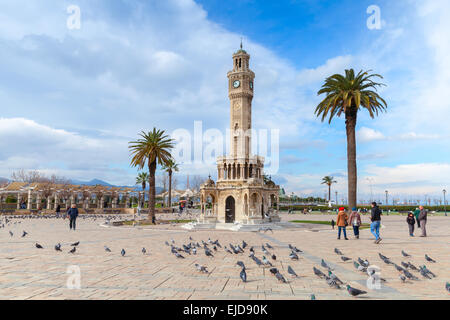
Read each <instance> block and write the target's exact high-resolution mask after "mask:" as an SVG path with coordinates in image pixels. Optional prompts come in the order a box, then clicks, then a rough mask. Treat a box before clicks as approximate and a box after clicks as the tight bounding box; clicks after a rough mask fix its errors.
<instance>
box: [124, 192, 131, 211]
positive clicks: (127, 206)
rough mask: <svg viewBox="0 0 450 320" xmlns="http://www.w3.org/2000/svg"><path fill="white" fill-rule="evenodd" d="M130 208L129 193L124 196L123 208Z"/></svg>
mask: <svg viewBox="0 0 450 320" xmlns="http://www.w3.org/2000/svg"><path fill="white" fill-rule="evenodd" d="M129 207H130V193H127V194H126V195H125V208H129Z"/></svg>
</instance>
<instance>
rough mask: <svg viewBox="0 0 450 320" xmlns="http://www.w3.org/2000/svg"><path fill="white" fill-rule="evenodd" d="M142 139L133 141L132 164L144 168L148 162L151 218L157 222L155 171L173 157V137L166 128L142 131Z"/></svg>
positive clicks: (131, 145) (131, 143)
mask: <svg viewBox="0 0 450 320" xmlns="http://www.w3.org/2000/svg"><path fill="white" fill-rule="evenodd" d="M140 136H141V139H138V140H136V141H131V142H130V143H129V144H130V145H129V148H130V150H131V155H132V159H131V165H132V166H134V167H138V168H139V170H141V169H143V168H144V166H145V165H146V164H147V166H148V171H149V175H150V177H149V190H148V193H149V202H148V206H149V208H150V214H149V215H150V218H151V220H152V223H155V172H156V167H157V166H158V164H160V165H166V164H167V163H168V161H169V160H170V159H171V158H172V156H171V154H170V151H169V150H171V149H172V148H173V139H171V138H169V137H168V136H167V135H166V134H165V131H164V130H157V129H156V128H153V131H150V132H148V133H145V132H144V131H142V132H141V133H140Z"/></svg>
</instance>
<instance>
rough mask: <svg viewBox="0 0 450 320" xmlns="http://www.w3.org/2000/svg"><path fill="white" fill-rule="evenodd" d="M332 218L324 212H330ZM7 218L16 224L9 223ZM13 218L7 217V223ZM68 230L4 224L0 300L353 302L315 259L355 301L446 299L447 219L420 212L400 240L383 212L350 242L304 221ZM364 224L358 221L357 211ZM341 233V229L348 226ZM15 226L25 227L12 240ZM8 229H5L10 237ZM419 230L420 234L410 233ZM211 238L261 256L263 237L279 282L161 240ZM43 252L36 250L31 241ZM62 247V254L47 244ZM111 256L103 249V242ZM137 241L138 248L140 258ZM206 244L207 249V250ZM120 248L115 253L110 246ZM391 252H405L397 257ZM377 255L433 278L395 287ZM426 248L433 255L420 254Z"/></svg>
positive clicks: (82, 224)
mask: <svg viewBox="0 0 450 320" xmlns="http://www.w3.org/2000/svg"><path fill="white" fill-rule="evenodd" d="M281 217H282V219H283V220H285V221H286V220H292V219H304V220H331V218H332V216H327V215H307V216H304V215H289V216H287V215H286V214H282V215H281ZM333 217H334V216H333ZM17 221H21V222H20V223H17ZM14 222H16V223H15V224H14ZM77 222H78V229H77V230H76V231H70V230H69V228H68V221H67V220H62V219H26V220H13V221H12V223H11V224H10V225H8V226H5V228H1V229H0V243H1V245H0V298H1V299H182V300H186V299H230V300H232V299H310V295H311V294H314V295H315V296H316V299H318V300H320V299H355V298H352V297H350V296H349V294H348V292H347V291H346V290H345V288H344V286H343V288H342V289H340V290H338V289H332V288H330V287H329V286H328V284H327V283H326V282H325V280H323V279H320V278H318V277H317V276H315V275H314V273H313V266H316V267H317V268H319V269H321V270H322V271H323V272H325V271H326V270H325V269H324V268H322V267H321V266H320V262H321V259H322V258H323V259H324V260H325V261H326V262H327V263H328V264H329V265H330V266H331V267H332V268H333V269H334V273H335V274H336V275H337V276H338V277H339V278H340V279H341V280H343V281H344V282H345V283H348V284H350V285H351V286H352V287H356V288H359V289H362V290H365V291H368V293H367V294H366V295H364V296H360V297H359V298H358V299H449V298H450V295H449V293H448V292H447V291H446V290H445V283H446V282H447V281H450V246H449V244H450V232H449V231H450V218H449V217H429V220H428V225H427V228H428V233H429V237H428V238H420V237H414V238H410V237H409V236H408V230H407V226H406V222H405V217H404V216H387V217H386V216H385V217H383V221H382V223H383V228H382V230H381V232H382V238H383V241H382V243H381V244H379V245H376V244H374V243H373V237H372V235H371V233H370V230H367V229H366V230H363V231H362V232H361V239H359V240H355V239H354V238H353V235H352V232H351V231H350V230H348V233H349V238H350V240H349V241H345V240H337V239H336V238H337V237H336V231H333V230H331V228H330V227H328V226H320V225H304V227H302V228H296V229H283V230H275V231H274V232H273V233H272V232H270V231H267V232H232V231H216V230H215V231H187V230H184V229H181V228H180V227H179V226H173V225H159V226H143V227H111V226H106V225H104V224H103V223H104V219H96V220H95V221H94V219H92V218H89V219H82V218H80V219H78V221H77ZM363 222H368V217H367V216H364V217H363ZM348 229H351V228H348ZM23 230H26V231H27V232H28V235H26V236H25V237H21V236H22V232H23ZM9 231H12V232H13V236H10V234H9ZM419 231H420V230H419ZM189 237H192V238H193V240H194V241H195V242H200V243H201V240H204V241H207V240H208V238H211V240H216V239H218V240H219V242H220V244H221V245H222V247H223V246H225V245H226V246H228V244H229V243H230V242H231V243H233V244H238V243H239V244H240V243H242V240H245V241H246V242H247V243H248V244H249V246H254V248H255V255H256V256H257V257H259V258H262V255H263V254H262V252H261V245H262V244H265V243H269V244H270V245H271V246H272V247H273V248H274V249H268V250H269V251H270V252H271V253H274V254H275V255H276V256H277V259H276V261H273V260H271V259H270V258H269V257H268V258H269V260H271V262H272V264H273V265H274V266H275V267H276V268H278V269H279V270H280V272H281V273H282V274H283V275H284V276H285V277H286V279H287V280H288V283H287V284H285V283H280V282H278V281H277V280H276V278H275V277H274V276H273V275H272V274H271V273H270V272H269V268H263V267H258V266H257V265H256V264H255V262H253V261H252V260H251V259H250V258H249V257H248V249H249V248H248V247H247V248H246V250H245V253H244V254H229V253H227V252H225V251H224V249H223V248H222V249H220V248H219V249H218V251H217V252H214V255H215V256H214V257H213V258H211V257H206V256H205V254H204V251H203V249H199V250H198V253H197V255H188V254H186V253H182V254H183V255H184V256H185V259H177V258H176V257H175V256H174V255H173V254H171V253H170V247H168V246H167V245H166V244H165V241H168V242H171V239H173V240H174V242H175V245H176V246H178V247H181V246H182V244H187V243H189V242H190V240H189ZM76 241H80V245H79V246H78V247H77V251H76V252H75V254H70V253H68V251H69V250H70V249H71V248H72V247H71V246H70V244H71V243H73V242H76ZM36 242H38V243H39V244H41V245H42V246H43V247H44V249H37V248H36V247H35V243H36ZM57 243H61V244H62V252H56V251H55V249H54V246H55V245H56V244H57ZM288 244H292V245H294V246H296V247H298V248H299V249H301V250H302V251H303V253H300V254H299V257H300V259H299V261H292V260H291V259H290V258H289V253H290V250H289V248H288ZM105 245H106V246H108V247H109V248H110V249H111V251H112V252H106V251H105V249H104V246H105ZM143 247H145V248H146V249H147V254H145V255H144V254H142V252H141V249H142V248H143ZM211 247H212V246H211ZM122 248H123V249H125V251H126V254H125V256H123V257H122V256H121V254H120V251H121V250H122ZM334 248H339V249H340V250H341V251H342V252H343V253H344V255H345V256H347V257H350V258H352V259H354V260H356V259H357V258H358V257H361V258H362V259H368V260H369V261H370V263H371V264H372V265H376V266H379V267H380V268H381V271H380V273H381V274H380V276H381V277H382V278H384V279H386V282H385V283H384V282H383V283H382V286H381V289H379V290H370V289H368V288H367V286H366V280H367V278H368V276H367V274H364V273H362V272H360V271H357V270H356V269H355V267H354V266H353V263H352V261H348V262H343V261H342V260H341V259H340V256H338V255H337V254H335V253H334ZM401 250H404V251H406V252H407V253H409V254H411V256H412V257H411V258H405V257H403V256H402V255H401ZM378 253H382V254H383V255H385V256H387V257H389V258H390V259H391V260H392V261H393V262H395V263H397V264H399V265H400V263H401V262H402V261H405V262H406V261H410V262H412V263H413V264H414V265H415V266H417V267H418V266H419V265H424V264H425V265H426V266H427V267H428V269H430V270H431V271H432V272H433V273H434V274H435V275H436V278H433V279H431V280H429V279H425V278H423V277H422V276H421V275H420V274H419V273H418V272H416V271H411V272H412V273H413V274H414V275H416V276H417V277H419V280H418V281H408V282H406V283H402V282H401V280H400V279H399V272H398V271H397V270H396V269H395V268H394V266H392V265H387V264H385V263H384V262H383V261H382V260H381V259H380V258H379V256H378ZM425 254H428V255H429V256H430V257H432V258H433V259H435V260H436V263H430V262H428V261H426V260H425V258H424V255H425ZM238 260H240V261H243V262H244V264H245V265H246V267H247V279H248V282H247V283H243V282H242V281H241V279H240V277H239V273H240V268H239V267H238V266H236V262H237V261H238ZM196 263H198V264H200V265H204V266H207V267H208V270H209V271H210V272H209V273H208V274H203V273H199V272H198V271H197V269H196V268H195V266H194V264H196ZM71 266H78V267H79V268H80V269H79V270H80V279H81V283H80V284H81V288H80V289H68V288H67V279H68V278H69V277H71V276H73V274H70V273H67V271H68V270H73V267H72V268H71ZM288 266H291V267H292V268H293V269H294V270H295V272H296V273H297V274H298V275H299V277H298V278H292V277H290V276H289V274H288V273H287V268H288Z"/></svg>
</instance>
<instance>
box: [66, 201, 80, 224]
mask: <svg viewBox="0 0 450 320" xmlns="http://www.w3.org/2000/svg"><path fill="white" fill-rule="evenodd" d="M67 215H68V216H69V221H70V222H69V227H70V230H72V228H73V230H75V225H76V221H77V217H78V208H77V205H76V204H72V207H71V208H70V209H69V210H67Z"/></svg>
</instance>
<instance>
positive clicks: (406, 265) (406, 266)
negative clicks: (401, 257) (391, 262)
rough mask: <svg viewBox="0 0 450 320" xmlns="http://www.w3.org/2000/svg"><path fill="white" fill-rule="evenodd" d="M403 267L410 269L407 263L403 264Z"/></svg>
mask: <svg viewBox="0 0 450 320" xmlns="http://www.w3.org/2000/svg"><path fill="white" fill-rule="evenodd" d="M401 265H402V266H403V267H404V268H406V269H407V268H409V263H406V262H403V261H402V262H401Z"/></svg>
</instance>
